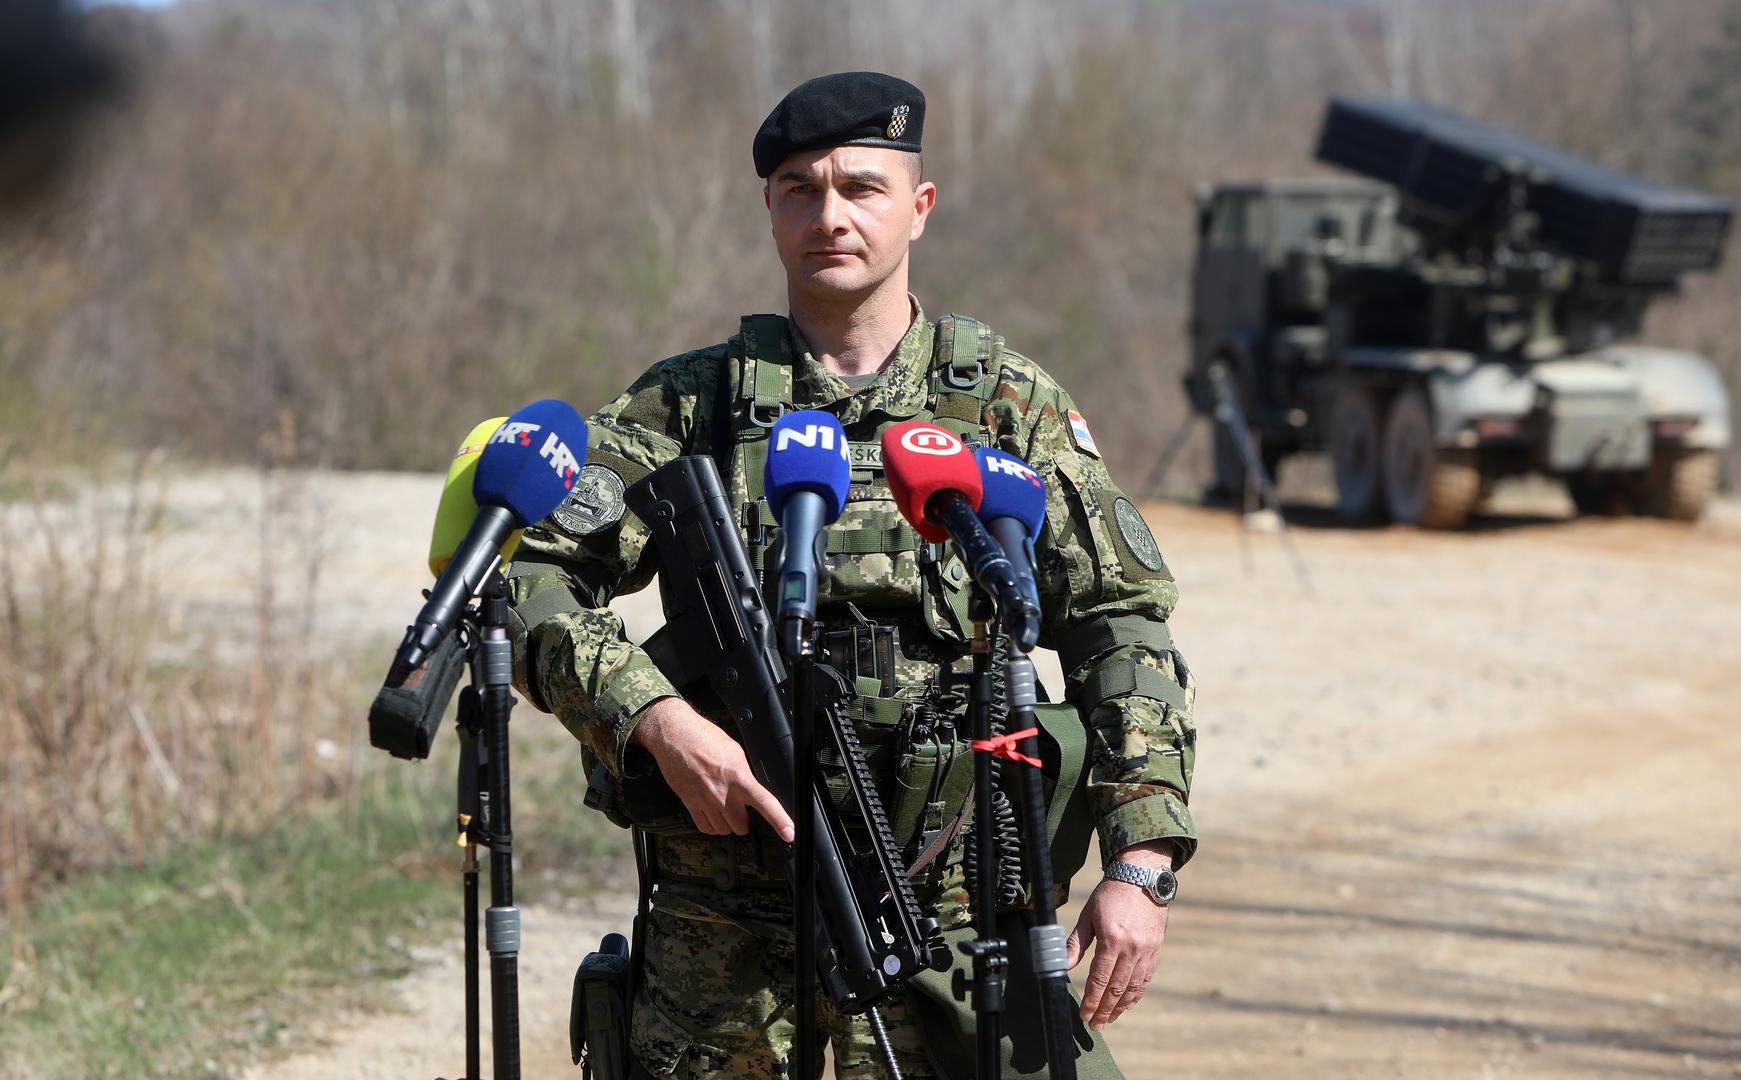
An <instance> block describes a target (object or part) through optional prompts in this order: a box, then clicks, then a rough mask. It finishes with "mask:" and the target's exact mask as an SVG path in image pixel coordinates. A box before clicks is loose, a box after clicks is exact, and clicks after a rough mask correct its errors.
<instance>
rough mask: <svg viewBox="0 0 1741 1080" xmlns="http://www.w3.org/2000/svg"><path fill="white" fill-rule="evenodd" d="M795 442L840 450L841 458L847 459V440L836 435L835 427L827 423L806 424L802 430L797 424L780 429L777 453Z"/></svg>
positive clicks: (824, 448) (813, 446) (775, 443)
mask: <svg viewBox="0 0 1741 1080" xmlns="http://www.w3.org/2000/svg"><path fill="white" fill-rule="evenodd" d="M793 443H800V444H802V445H804V446H808V447H812V448H815V449H819V450H839V451H840V459H841V460H842V461H845V460H846V440H845V439H836V438H835V437H834V428H832V427H830V426H829V425H827V424H805V425H804V427H803V429H802V430H799V428H797V427H796V426H793V427H789V428H781V429H780V437H779V438H778V439H777V440H775V442H774V452H775V453H776V454H778V453H780V452H781V451H784V450H785V449H787V448H788V447H790V446H791V445H792V444H793Z"/></svg>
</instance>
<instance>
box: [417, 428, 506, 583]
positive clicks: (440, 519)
mask: <svg viewBox="0 0 1741 1080" xmlns="http://www.w3.org/2000/svg"><path fill="white" fill-rule="evenodd" d="M507 419H508V418H507V417H505V416H498V417H496V418H494V419H493V420H485V421H484V422H483V423H481V424H479V425H478V426H477V427H475V428H472V430H471V433H470V434H469V435H467V436H466V437H465V440H464V441H463V442H461V443H460V444H459V449H458V450H456V451H455V452H454V455H453V462H452V464H450V465H448V467H447V481H446V482H445V483H443V484H442V486H441V502H440V503H439V504H437V506H436V507H435V528H434V530H433V531H431V533H430V536H429V572H430V573H431V574H434V575H435V576H436V577H438V578H439V577H440V576H441V572H442V571H443V570H446V569H447V564H448V561H449V560H450V559H452V558H453V553H454V552H455V551H456V550H458V548H459V545H460V542H461V541H462V540H464V539H465V537H466V533H467V532H468V531H470V529H471V527H472V521H473V520H474V519H476V518H477V516H478V503H477V500H476V499H474V498H473V497H472V478H473V476H475V475H476V474H477V471H478V455H479V454H480V453H482V452H483V449H484V444H485V443H487V442H489V441H490V436H491V435H494V434H495V433H496V429H497V428H499V427H501V426H502V424H503V423H504V422H506V421H507ZM519 546H520V531H519V530H518V529H516V530H514V531H513V532H512V533H509V534H508V539H506V540H505V541H503V542H502V561H503V562H504V563H505V562H507V561H508V560H509V559H511V558H513V556H514V549H515V548H517V547H519Z"/></svg>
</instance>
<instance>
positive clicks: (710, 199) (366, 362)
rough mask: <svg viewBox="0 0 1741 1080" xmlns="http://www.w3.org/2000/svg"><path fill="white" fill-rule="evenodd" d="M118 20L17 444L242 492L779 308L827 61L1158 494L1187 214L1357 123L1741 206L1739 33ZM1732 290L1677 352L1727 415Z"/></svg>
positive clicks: (938, 229) (16, 232)
mask: <svg viewBox="0 0 1741 1080" xmlns="http://www.w3.org/2000/svg"><path fill="white" fill-rule="evenodd" d="M93 22H94V23H95V24H97V25H96V29H97V30H98V32H99V34H100V35H101V36H102V38H103V39H105V40H107V41H108V42H110V43H111V44H112V45H113V46H114V47H116V48H118V49H119V50H120V51H121V53H122V54H123V55H124V56H125V57H126V58H127V61H128V69H129V72H130V75H131V79H130V82H131V83H132V84H133V86H134V92H133V93H132V94H130V95H129V96H128V99H127V101H126V102H125V103H124V104H122V105H118V106H116V107H114V108H113V109H111V110H110V114H109V116H108V117H107V120H106V124H105V127H104V129H103V136H102V138H101V139H100V141H99V143H98V149H99V152H98V153H96V154H93V155H91V157H90V159H89V160H88V162H87V165H88V168H87V170H86V175H85V177H84V179H83V182H82V183H80V184H79V185H77V186H76V187H75V188H74V189H73V190H71V191H69V192H67V193H66V194H65V195H64V197H62V198H61V199H60V200H58V201H57V203H56V204H55V206H54V207H53V208H52V209H51V210H49V211H46V212H43V213H39V214H37V215H35V216H34V217H33V218H32V219H31V220H30V221H28V222H27V223H23V224H20V223H16V222H14V223H12V224H10V225H9V226H8V227H7V235H6V237H5V239H4V241H0V242H3V243H4V250H5V252H6V258H5V259H4V260H3V262H0V381H3V384H4V385H5V386H6V388H7V393H6V394H5V396H4V400H3V403H0V431H4V432H5V436H4V437H5V438H6V439H8V440H9V441H10V442H11V444H12V447H11V449H12V450H13V451H14V452H17V451H18V450H19V449H20V448H27V447H30V446H35V447H46V448H54V449H62V450H64V449H66V448H67V447H68V446H69V445H70V444H71V442H72V441H74V440H72V439H71V438H70V434H71V433H77V434H78V436H79V439H78V441H81V442H84V443H86V444H88V443H89V442H90V441H91V433H92V432H93V430H95V432H96V433H97V435H98V436H100V437H101V438H102V439H104V440H106V441H108V442H111V443H118V444H122V445H132V446H154V447H155V446H167V447H169V448H171V449H174V450H176V451H180V452H190V453H193V454H195V455H199V456H204V457H210V458H214V459H225V460H238V459H240V460H254V459H257V458H258V457H259V456H260V455H262V454H263V453H265V452H266V451H263V450H262V449H261V446H260V433H261V432H270V431H278V430H280V429H281V428H282V427H283V425H284V417H285V416H286V415H287V414H288V415H290V416H293V417H294V418H295V420H296V423H295V430H296V432H297V433H298V441H297V444H296V445H295V446H294V447H292V448H289V449H290V457H291V459H292V460H294V461H295V462H298V463H303V464H310V465H329V466H336V467H341V468H395V469H434V468H437V467H439V465H440V464H441V463H442V461H443V460H444V459H445V457H446V455H447V454H448V453H449V452H450V450H451V445H452V443H453V440H454V438H455V437H456V433H459V432H463V431H464V430H466V429H467V428H468V427H469V426H470V425H471V424H473V423H474V422H475V421H476V420H477V419H479V418H481V417H484V416H487V415H491V414H495V413H500V412H503V411H505V410H508V409H511V408H513V407H514V406H516V405H517V404H519V403H521V402H523V401H524V400H526V399H528V398H531V397H534V396H544V395H557V396H561V397H565V398H568V399H570V400H572V401H573V402H575V403H576V404H577V405H578V406H580V407H581V408H582V409H583V411H584V410H587V409H590V408H593V407H596V406H598V405H600V404H602V403H603V402H605V401H606V400H608V399H609V397H610V396H612V395H613V394H614V393H615V392H616V391H617V390H619V389H620V388H621V387H622V386H624V385H625V384H626V383H627V382H628V381H629V380H630V379H631V378H632V377H633V376H634V375H635V374H636V373H638V372H639V371H640V370H641V369H642V368H643V367H644V366H646V365H647V364H648V363H650V362H651V361H653V360H656V359H658V358H659V357H661V356H665V355H668V354H671V353H673V352H677V351H680V350H683V349H686V348H690V347H694V346H696V345H699V344H705V343H708V342H712V341H717V340H719V339H721V338H723V337H725V336H726V335H727V334H729V333H731V332H732V331H733V329H734V328H735V325H736V316H737V315H738V314H740V313H743V312H748V311H760V310H783V308H784V303H783V290H782V287H781V284H782V279H781V276H780V272H779V267H778V264H777V262H776V261H775V259H774V256H773V253H772V250H771V247H770V245H769V244H768V242H767V241H766V232H765V230H766V225H765V219H764V217H763V214H764V211H763V209H762V206H761V199H760V191H759V183H758V181H757V180H756V178H755V176H754V174H753V170H752V168H751V166H750V155H749V141H750V135H751V133H752V132H753V130H754V128H755V125H756V124H757V123H758V122H759V120H760V119H761V117H762V116H763V115H764V114H765V113H766V111H767V110H768V108H770V107H771V105H772V104H773V102H774V101H776V100H777V99H778V97H779V95H780V94H781V93H783V92H784V91H785V90H786V89H787V88H789V87H790V86H792V85H794V84H796V83H797V82H799V81H800V80H802V79H804V78H807V77H810V76H812V75H815V74H818V73H821V72H825V71H829V70H835V69H841V68H860V67H870V68H881V69H885V70H890V71H894V72H897V73H899V74H901V75H904V76H907V77H909V78H912V79H913V80H915V81H916V82H918V83H919V84H920V85H921V86H923V87H924V88H925V89H926V92H927V95H928V98H929V115H928V117H927V124H926V134H927V140H926V141H927V152H926V155H925V163H926V169H927V172H928V173H929V175H930V176H931V177H932V178H934V179H936V180H937V181H938V183H939V184H940V186H941V202H940V212H939V214H938V215H937V217H936V218H935V219H934V222H933V227H932V229H931V230H930V231H929V232H928V233H927V235H926V237H925V238H924V239H923V240H922V241H921V243H920V246H919V248H918V251H917V256H916V273H915V281H916V285H915V287H916V290H917V292H918V294H919V296H920V299H921V301H922V302H923V303H924V304H925V305H926V308H927V311H928V312H929V313H931V314H933V315H935V314H940V313H942V312H944V311H949V310H958V311H965V312H971V313H974V314H975V315H977V316H979V317H981V318H983V319H985V320H986V321H988V322H990V323H992V324H993V325H994V326H996V327H997V328H998V329H999V330H1000V331H1002V332H1003V333H1004V334H1005V335H1006V336H1007V337H1008V338H1009V339H1010V341H1011V342H1012V344H1013V345H1015V346H1016V347H1018V348H1020V349H1022V350H1023V351H1025V352H1027V353H1029V354H1031V355H1033V356H1034V357H1035V358H1037V359H1039V360H1040V361H1041V362H1042V363H1043V364H1045V365H1046V366H1047V367H1048V368H1050V369H1051V370H1052V371H1053V372H1054V373H1056V374H1057V375H1058V376H1059V377H1060V378H1061V379H1063V381H1064V382H1065V384H1066V385H1067V386H1068V387H1070V388H1071V389H1072V390H1073V392H1074V393H1075V394H1076V395H1077V397H1078V400H1079V401H1080V403H1081V405H1082V407H1083V409H1084V411H1085V412H1086V414H1087V415H1088V416H1089V418H1090V419H1091V420H1092V421H1093V422H1094V424H1095V426H1096V428H1097V429H1098V430H1100V431H1101V432H1102V433H1103V434H1102V438H1101V441H1102V442H1103V444H1105V445H1106V447H1107V449H1108V453H1109V456H1110V457H1111V458H1112V459H1113V465H1114V468H1115V471H1116V472H1117V473H1118V474H1119V475H1122V476H1124V477H1126V478H1127V481H1128V482H1133V483H1134V482H1136V481H1137V480H1138V479H1139V478H1140V477H1141V476H1142V475H1144V474H1145V473H1146V471H1147V466H1148V463H1149V462H1151V461H1152V460H1153V459H1154V457H1155V455H1156V454H1157V452H1158V450H1159V448H1160V446H1161V444H1162V443H1163V442H1164V440H1165V439H1166V438H1167V436H1168V434H1169V432H1170V430H1171V428H1172V425H1173V424H1174V423H1176V422H1180V421H1182V420H1183V418H1184V416H1185V407H1184V403H1183V401H1182V400H1181V394H1180V392H1179V390H1178V384H1177V376H1178V373H1179V371H1180V368H1181V364H1182V362H1183V359H1184V354H1185V337H1184V320H1185V313H1186V308H1185V303H1186V289H1187V278H1188V270H1189V260H1190V256H1191V250H1192V246H1193V238H1192V232H1191V230H1192V214H1191V206H1190V199H1189V191H1190V188H1191V185H1192V184H1193V183H1194V182H1198V181H1204V180H1212V179H1225V178H1239V177H1246V178H1256V177H1263V176H1270V175H1298V174H1302V173H1306V174H1309V173H1312V172H1314V171H1316V170H1315V167H1314V166H1313V165H1312V164H1311V162H1310V153H1311V147H1312V143H1313V139H1314V137H1315V133H1316V131H1317V126H1318V122H1319V118H1320V116H1321V113H1322V110H1323V105H1324V100H1325V98H1326V97H1327V96H1329V95H1331V94H1337V93H1344V94H1362V95H1380V96H1382V95H1396V96H1414V97H1422V98H1426V99H1428V100H1432V101H1435V102H1439V103H1442V104H1445V105H1448V106H1450V107H1452V108H1455V109H1459V110H1462V111H1465V112H1468V113H1471V114H1473V115H1476V116H1479V117H1483V118H1486V119H1490V120H1495V121H1499V122H1502V123H1505V124H1508V125H1510V126H1513V127H1515V128H1517V129H1519V130H1521V131H1523V132H1525V133H1527V134H1529V135H1532V136H1535V137H1538V138H1541V139H1544V140H1546V141H1548V142H1551V143H1554V144H1557V145H1560V146H1563V147H1565V148H1566V149H1568V150H1571V151H1573V152H1576V153H1580V154H1585V155H1589V156H1591V157H1593V158H1595V159H1597V160H1599V161H1602V162H1604V163H1606V164H1609V165H1613V166H1616V167H1619V168H1623V169H1627V170H1631V171H1634V172H1637V173H1639V174H1642V175H1644V176H1646V177H1649V178H1651V179H1655V180H1659V181H1665V182H1669V183H1673V184H1679V185H1687V186H1694V187H1699V188H1704V189H1711V190H1716V191H1719V192H1722V193H1724V194H1728V195H1730V196H1741V107H1738V106H1741V83H1738V81H1737V80H1736V79H1735V77H1734V73H1735V72H1736V71H1737V70H1741V3H1737V2H1735V0H1677V2H1676V3H1673V4H1637V3H1631V2H1628V0H1529V2H1518V0H1454V2H1453V0H1292V2H1286V0H1214V2H1210V0H1083V2H1078V3H1072V4H1069V5H1059V4H1053V3H1047V2H1042V0H958V2H954V3H950V4H946V5H938V4H932V3H928V2H923V0H891V2H889V3H884V4H877V5H816V4H808V3H800V2H796V0H708V2H703V0H681V2H670V3H666V2H660V3H652V2H648V0H493V2H484V0H183V2H181V3H178V4H174V5H171V6H167V7H162V8H154V9H149V10H142V9H136V8H126V7H110V8H100V9H96V10H95V12H94V19H93ZM1738 266H1741V261H1738V260H1735V259H1731V260H1730V262H1729V266H1728V268H1727V269H1725V270H1724V271H1723V272H1722V273H1721V274H1719V275H1717V276H1715V277H1713V278H1710V279H1705V280H1698V281H1694V282H1692V283H1691V285H1690V287H1689V289H1688V290H1687V293H1686V295H1685V297H1684V298H1683V299H1681V300H1679V301H1678V302H1676V303H1673V304H1670V305H1662V306H1661V307H1660V308H1659V310H1658V311H1657V312H1656V314H1655V316H1654V318H1653V323H1652V326H1651V336H1652V337H1653V338H1654V339H1655V340H1657V341H1660V342H1662V343H1665V344H1673V345H1678V346H1684V347H1689V348H1694V349H1699V350H1702V351H1704V352H1705V353H1707V354H1708V355H1711V356H1712V357H1713V358H1714V359H1715V360H1716V361H1717V362H1718V363H1719V364H1720V365H1721V366H1722V368H1723V370H1724V371H1725V373H1726V374H1727V377H1728V378H1729V380H1730V384H1731V386H1732V387H1735V386H1738V385H1741V309H1738V307H1737V305H1735V304H1734V303H1733V298H1734V296H1735V295H1736V293H1737V285H1738V284H1741V270H1738V269H1737V267H1738ZM93 420H95V421H96V423H95V424H93ZM0 453H4V448H0ZM272 453H273V454H274V455H275V456H276V457H280V458H281V457H282V455H283V453H284V448H282V447H279V448H275V449H274V450H273V451H272ZM1733 464H1734V459H1733V458H1732V459H1731V465H1733Z"/></svg>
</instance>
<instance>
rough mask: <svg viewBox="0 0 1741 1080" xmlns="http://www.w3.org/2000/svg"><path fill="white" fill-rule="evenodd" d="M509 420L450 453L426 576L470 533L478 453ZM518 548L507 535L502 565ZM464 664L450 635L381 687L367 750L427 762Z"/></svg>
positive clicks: (515, 537)
mask: <svg viewBox="0 0 1741 1080" xmlns="http://www.w3.org/2000/svg"><path fill="white" fill-rule="evenodd" d="M507 419H508V418H507V417H505V416H498V417H495V418H494V419H490V420H485V421H484V422H483V423H481V424H479V425H478V426H477V427H474V428H472V430H471V432H470V433H469V434H467V435H466V437H465V438H464V439H463V440H462V441H461V442H460V444H459V449H457V450H455V451H454V455H453V462H452V463H451V464H449V465H448V467H447V479H446V481H444V482H443V483H442V485H441V502H440V503H438V504H437V505H436V508H435V527H434V529H433V530H431V532H430V536H429V573H430V575H431V576H433V577H435V578H440V577H441V572H442V571H443V570H446V569H447V564H448V563H449V562H451V561H452V560H453V555H454V552H455V551H458V550H459V546H460V543H461V542H462V541H463V540H464V539H465V534H466V532H467V531H468V530H469V529H470V528H471V523H472V519H473V518H475V517H477V516H478V502H477V500H476V499H474V498H473V497H472V479H473V477H475V476H476V475H477V471H478V454H479V453H480V452H481V451H482V450H483V448H484V444H485V443H487V442H488V441H489V438H490V436H491V435H493V434H495V432H496V429H497V428H499V427H501V426H502V423H503V422H504V421H506V420H507ZM519 543H520V533H519V531H518V530H515V531H514V532H511V533H509V534H508V539H507V542H506V543H504V544H503V545H502V548H501V552H502V561H503V562H506V561H507V560H508V558H509V556H511V555H512V554H513V553H514V548H515V547H517V546H518V545H519ZM465 660H466V656H465V650H464V649H463V648H462V647H461V646H460V642H459V635H457V634H455V633H453V632H452V631H451V630H450V631H449V632H448V634H447V636H445V637H443V638H442V639H441V643H440V645H438V646H437V647H436V648H435V650H434V651H433V652H431V653H430V655H429V658H428V659H427V660H425V661H424V662H423V663H422V664H420V665H418V667H417V668H416V669H415V670H414V671H412V672H411V673H410V674H408V675H406V676H405V678H404V680H403V681H402V682H401V683H400V684H399V685H398V686H383V687H381V689H380V690H379V691H378V692H377V693H376V694H375V700H374V702H373V703H372V704H371V705H370V706H369V745H370V746H373V747H376V748H377V749H381V750H385V751H387V752H388V753H390V754H392V755H393V756H394V757H400V758H413V759H418V758H426V757H428V756H429V749H430V747H431V746H432V745H433V744H434V742H435V735H436V732H437V731H438V730H440V728H441V718H442V715H443V714H445V713H446V712H447V703H448V701H449V700H451V699H452V697H453V691H454V688H455V687H457V686H458V685H459V677H460V674H461V673H462V672H463V671H464V670H465Z"/></svg>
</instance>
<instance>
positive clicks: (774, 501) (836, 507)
mask: <svg viewBox="0 0 1741 1080" xmlns="http://www.w3.org/2000/svg"><path fill="white" fill-rule="evenodd" d="M851 477H852V467H851V465H849V464H848V463H847V459H846V431H845V429H843V428H842V427H841V426H840V421H839V420H836V419H835V418H834V417H833V416H831V415H829V414H828V413H825V412H818V411H816V410H815V409H800V410H798V411H796V412H789V413H787V414H785V415H784V416H782V417H780V419H778V420H776V421H775V422H774V429H773V430H772V431H770V432H769V433H768V464H767V467H766V468H765V469H763V471H762V490H763V491H765V492H766V493H767V496H768V509H769V510H772V511H773V512H774V517H776V518H777V519H779V522H780V537H781V541H780V582H779V590H778V593H777V595H778V601H777V603H778V606H779V611H778V616H779V621H780V625H781V637H780V647H781V649H782V650H783V651H784V652H785V653H786V655H787V656H790V657H798V656H808V655H810V653H811V652H812V651H813V650H814V648H815V643H814V642H812V641H811V640H810V632H811V630H813V629H814V628H815V625H816V573H817V566H818V564H819V563H821V562H822V546H823V541H824V538H825V536H826V535H827V532H826V530H827V528H828V526H829V525H830V524H832V523H833V522H834V520H835V519H836V518H838V517H840V509H841V507H842V506H844V505H846V489H847V484H848V482H849V481H850V479H851Z"/></svg>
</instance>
